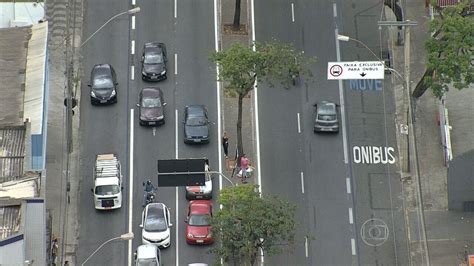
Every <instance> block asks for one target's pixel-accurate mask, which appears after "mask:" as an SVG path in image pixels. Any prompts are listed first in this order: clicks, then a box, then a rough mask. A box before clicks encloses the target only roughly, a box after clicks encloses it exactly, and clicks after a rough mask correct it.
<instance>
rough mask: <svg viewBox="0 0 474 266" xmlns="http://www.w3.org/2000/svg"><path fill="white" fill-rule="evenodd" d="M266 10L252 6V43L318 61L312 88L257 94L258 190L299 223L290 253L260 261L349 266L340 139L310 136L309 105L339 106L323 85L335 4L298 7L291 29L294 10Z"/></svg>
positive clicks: (282, 6)
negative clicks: (281, 46)
mask: <svg viewBox="0 0 474 266" xmlns="http://www.w3.org/2000/svg"><path fill="white" fill-rule="evenodd" d="M268 7H269V2H268V1H266V2H265V1H263V2H262V1H256V2H255V19H256V39H257V41H270V40H271V39H273V38H274V39H277V40H278V41H282V42H289V43H293V44H294V46H295V47H296V48H297V49H299V50H304V52H305V54H306V55H308V56H317V57H318V62H317V64H316V65H315V67H314V68H313V69H312V71H313V73H315V80H314V81H313V82H311V83H308V84H304V83H303V84H300V85H299V86H297V87H292V88H290V89H288V90H287V89H284V88H282V87H281V86H280V87H278V86H277V87H275V88H269V87H267V86H264V85H263V86H262V85H261V86H260V89H259V116H260V118H259V119H260V121H261V124H260V132H261V135H260V141H261V142H260V143H261V148H260V149H261V162H262V165H261V171H262V189H263V192H264V193H265V192H267V193H274V194H278V195H281V196H283V197H284V198H287V199H288V200H289V201H290V202H293V203H295V204H296V205H297V206H298V211H297V217H296V220H297V221H298V223H299V225H298V228H297V233H296V239H295V240H296V243H295V244H296V245H295V246H294V249H292V252H291V253H283V254H280V255H276V256H273V257H267V258H266V259H265V260H266V261H268V263H269V265H349V264H351V249H350V238H351V227H350V225H349V223H348V211H347V210H348V207H349V206H350V205H351V198H350V197H349V196H348V194H347V193H346V181H345V166H344V162H343V157H342V154H343V147H342V139H341V136H342V134H338V135H315V134H314V133H313V130H312V126H313V123H312V121H313V108H314V107H313V104H314V103H315V102H317V101H319V100H330V101H334V102H337V101H338V91H337V83H334V82H328V81H327V80H326V79H325V78H322V77H323V76H324V75H325V69H326V63H327V62H328V61H332V60H335V54H336V53H335V46H334V28H333V27H332V25H333V17H332V4H331V3H330V2H325V1H317V2H316V1H296V2H295V3H294V13H293V14H294V15H295V16H294V20H295V21H294V22H293V16H292V7H291V3H289V2H287V1H272V4H271V8H272V12H268ZM275 17H278V18H280V19H278V20H275V19H274V18H275ZM315 25H318V27H315ZM325 25H328V27H325ZM298 114H299V117H300V122H299V124H300V129H299V130H298ZM275 143H278V145H275ZM303 191H304V193H303ZM335 247H337V249H335Z"/></svg>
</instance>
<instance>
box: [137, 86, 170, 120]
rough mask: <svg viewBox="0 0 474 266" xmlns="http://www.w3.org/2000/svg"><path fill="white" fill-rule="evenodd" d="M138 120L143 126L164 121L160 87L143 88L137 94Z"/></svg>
mask: <svg viewBox="0 0 474 266" xmlns="http://www.w3.org/2000/svg"><path fill="white" fill-rule="evenodd" d="M138 102H139V103H138V104H137V106H138V108H139V111H138V113H139V121H140V125H143V126H155V125H160V124H164V123H165V112H164V107H165V105H166V103H165V100H164V98H163V91H161V89H160V88H144V89H142V90H141V91H140V93H139V95H138Z"/></svg>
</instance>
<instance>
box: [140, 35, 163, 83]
mask: <svg viewBox="0 0 474 266" xmlns="http://www.w3.org/2000/svg"><path fill="white" fill-rule="evenodd" d="M166 61H167V58H166V46H165V44H164V43H159V42H149V43H145V45H144V47H143V55H142V79H143V80H147V81H160V80H165V79H166Z"/></svg>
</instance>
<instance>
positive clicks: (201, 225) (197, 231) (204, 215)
mask: <svg viewBox="0 0 474 266" xmlns="http://www.w3.org/2000/svg"><path fill="white" fill-rule="evenodd" d="M211 217H212V202H211V201H210V200H193V201H190V202H189V206H188V211H187V216H186V220H185V223H186V243H188V244H199V245H206V244H212V243H214V238H213V237H212V234H211V225H210V218H211Z"/></svg>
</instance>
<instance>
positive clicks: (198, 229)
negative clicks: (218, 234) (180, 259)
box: [186, 225, 211, 237]
mask: <svg viewBox="0 0 474 266" xmlns="http://www.w3.org/2000/svg"><path fill="white" fill-rule="evenodd" d="M210 232H211V227H210V226H192V225H188V226H186V235H187V234H189V233H191V234H192V235H193V236H194V237H205V236H207V235H208V234H209V233H210Z"/></svg>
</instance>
